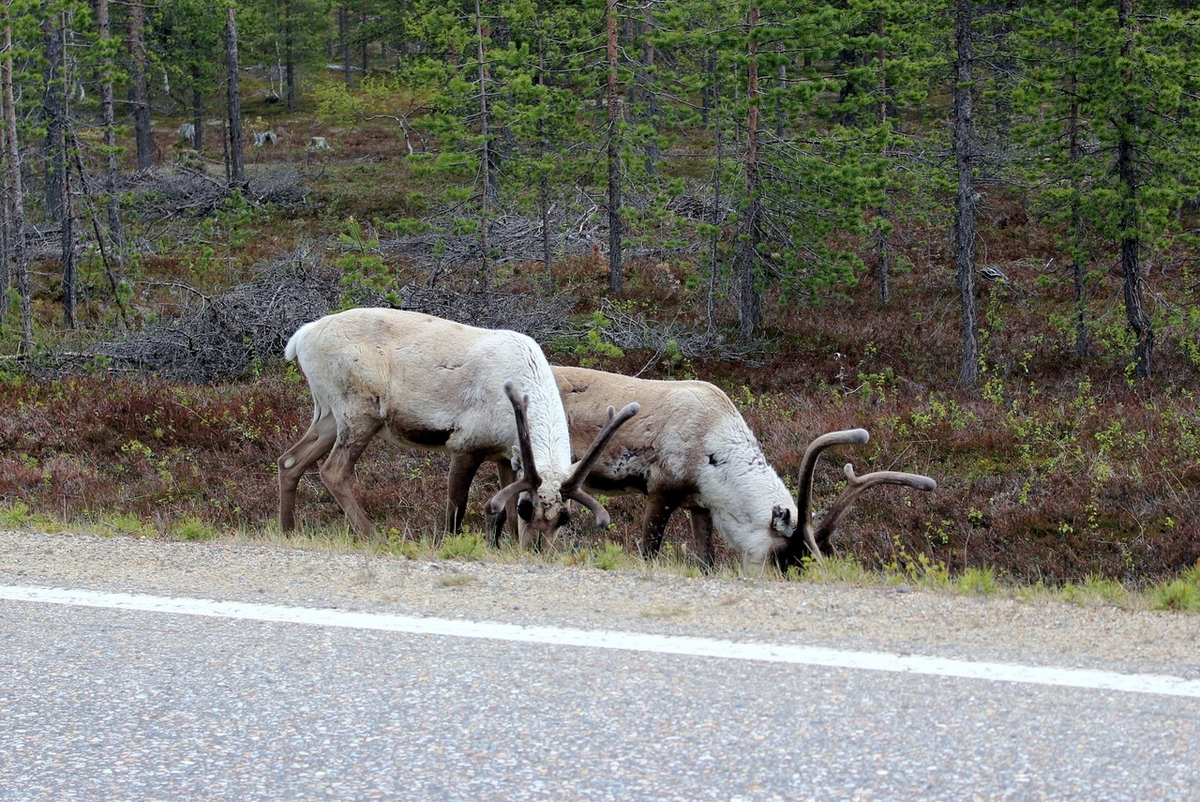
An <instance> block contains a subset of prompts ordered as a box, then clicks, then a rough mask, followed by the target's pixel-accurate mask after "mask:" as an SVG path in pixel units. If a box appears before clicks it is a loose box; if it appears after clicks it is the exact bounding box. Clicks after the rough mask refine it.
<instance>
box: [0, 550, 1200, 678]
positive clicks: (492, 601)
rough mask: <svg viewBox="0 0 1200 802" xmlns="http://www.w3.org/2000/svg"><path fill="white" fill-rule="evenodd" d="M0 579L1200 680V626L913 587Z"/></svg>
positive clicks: (56, 554) (92, 576) (418, 579)
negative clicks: (1101, 669) (928, 590)
mask: <svg viewBox="0 0 1200 802" xmlns="http://www.w3.org/2000/svg"><path fill="white" fill-rule="evenodd" d="M0 584H5V585H45V586H52V587H61V588H87V589H92V590H106V591H119V592H132V593H150V594H157V595H171V596H188V597H195V598H206V599H216V600H230V601H251V602H259V603H273V604H294V605H303V606H309V607H333V608H340V609H350V610H364V611H368V610H369V611H386V612H392V613H397V614H403V615H420V616H439V617H446V618H461V619H469V620H474V621H495V622H502V623H510V624H519V625H538V626H566V627H580V628H588V629H609V630H624V631H637V632H653V633H660V634H679V635H696V636H706V637H715V638H723V639H728V640H737V641H754V642H775V643H792V644H804V645H813V646H829V647H835V648H849V649H866V650H881V651H890V652H900V653H911V654H921V655H930V656H938V657H951V658H954V657H958V658H965V657H968V656H969V657H971V658H973V659H985V660H995V661H1002V662H1021V663H1026V664H1033V665H1053V666H1063V667H1086V668H1107V669H1110V670H1117V671H1128V672H1150V673H1163V674H1171V675H1174V676H1179V677H1184V678H1188V679H1200V616H1197V615H1186V614H1176V613H1167V612H1152V611H1134V610H1124V609H1120V608H1117V607H1113V606H1091V607H1080V606H1077V605H1072V604H1067V603H1063V602H1058V601H1050V600H1047V601H1033V602H1029V601H1022V600H1019V599H1015V598H1009V597H1005V596H991V597H974V596H961V595H954V594H950V593H932V592H927V591H924V590H917V589H911V588H908V587H903V586H897V587H853V586H846V585H830V584H818V583H813V582H784V581H781V580H779V579H771V578H757V579H756V578H736V579H729V578H719V577H703V578H688V577H682V576H677V575H674V574H667V573H661V572H653V571H652V570H649V569H648V570H645V571H641V570H638V571H628V570H627V571H602V570H599V569H595V568H582V567H565V566H561V565H551V564H543V563H532V562H530V563H522V564H508V563H479V562H457V561H455V562H450V561H432V560H417V561H410V560H405V559H403V558H400V557H380V556H373V555H367V554H364V553H361V552H356V553H347V552H335V551H321V550H312V549H298V548H290V547H286V546H282V545H277V544H273V543H264V542H247V541H240V540H235V539H224V540H217V541H208V542H201V543H184V542H176V541H165V540H156V539H147V538H134V537H123V536H117V537H98V536H94V535H84V534H42V533H30V532H13V531H0Z"/></svg>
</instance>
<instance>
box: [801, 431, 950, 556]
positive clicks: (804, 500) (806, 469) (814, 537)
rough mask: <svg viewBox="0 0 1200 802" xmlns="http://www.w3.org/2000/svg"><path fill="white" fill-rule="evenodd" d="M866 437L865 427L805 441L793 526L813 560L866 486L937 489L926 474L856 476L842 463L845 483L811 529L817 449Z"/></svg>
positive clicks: (825, 547)
mask: <svg viewBox="0 0 1200 802" xmlns="http://www.w3.org/2000/svg"><path fill="white" fill-rule="evenodd" d="M869 439H870V435H869V434H867V430H866V429H846V430H844V431H840V432H829V433H828V434H823V435H821V436H820V437H818V438H817V439H816V440H813V441H812V442H811V443H809V445H808V448H807V449H806V450H805V452H804V458H803V459H802V460H801V461H800V483H799V487H798V489H797V492H796V509H797V511H798V513H799V520H798V521H797V529H798V530H800V534H801V536H802V537H803V538H804V544H805V545H806V546H807V547H808V549H809V552H810V553H811V554H812V556H813V557H815V558H816V559H820V558H821V557H822V556H823V555H824V554H826V553H828V551H829V540H830V538H831V537H832V536H833V530H834V529H835V528H836V527H837V525H838V522H839V521H840V520H841V518H842V516H843V515H845V514H846V512H847V511H848V510H849V509H850V507H851V506H852V505H853V504H854V501H855V499H857V498H858V495H859V494H860V493H862V492H863V491H864V490H866V489H867V488H869V487H874V486H875V485H884V484H889V485H904V486H907V487H911V488H914V489H916V490H924V491H930V490H935V489H936V488H937V482H936V481H934V480H933V479H932V478H930V477H928V476H922V475H921V474H916V473H901V472H900V471H875V472H874V473H868V474H865V475H863V476H856V475H855V473H854V466H853V465H851V464H850V463H846V466H845V467H844V468H843V469H842V472H843V473H844V474H845V475H846V480H847V482H848V484H847V485H846V487H845V489H843V490H842V492H841V493H840V494H839V495H838V497H837V499H835V500H834V502H833V505H832V506H831V507H830V508H829V511H828V512H826V513H825V517H824V519H822V521H821V526H820V528H815V527H814V526H813V521H812V486H813V470H814V468H816V464H817V458H818V457H819V456H820V455H821V452H822V451H824V450H825V449H827V448H829V447H830V446H835V445H861V444H863V443H865V442H867V440H869Z"/></svg>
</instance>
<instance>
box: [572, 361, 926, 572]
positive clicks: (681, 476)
mask: <svg viewBox="0 0 1200 802" xmlns="http://www.w3.org/2000/svg"><path fill="white" fill-rule="evenodd" d="M553 371H554V377H555V380H556V381H557V383H558V389H559V392H560V393H561V395H562V399H563V407H564V408H565V409H566V413H567V422H568V424H569V426H570V430H571V438H572V442H573V443H574V444H575V447H576V448H580V447H582V446H584V445H586V444H587V442H588V441H589V439H590V438H592V437H593V436H595V434H596V432H598V431H600V430H601V428H602V426H603V424H604V415H603V414H602V412H601V410H603V409H605V408H606V406H607V404H608V403H609V401H608V399H612V398H627V397H636V398H637V399H638V400H639V402H640V403H641V414H640V415H639V416H638V420H637V422H636V423H635V424H632V425H630V426H626V427H625V428H624V429H623V430H621V431H619V432H617V433H616V434H615V435H614V436H613V438H612V441H611V442H610V443H609V445H608V448H607V449H606V450H605V453H604V454H603V455H602V456H601V457H600V459H599V460H597V462H596V464H595V465H594V466H593V467H592V470H591V472H590V473H589V474H588V477H587V482H586V484H587V486H588V487H589V488H590V489H591V490H593V491H594V492H603V493H610V494H611V493H640V494H644V495H645V496H646V512H645V519H644V520H643V524H642V535H641V541H640V543H639V548H640V551H641V553H642V555H643V556H650V555H652V554H654V553H656V552H657V551H658V549H659V548H660V546H661V545H662V539H663V531H664V530H665V528H666V525H667V521H668V520H669V519H670V517H671V514H672V513H673V512H674V511H675V510H676V509H678V508H680V507H683V508H685V509H687V510H688V511H689V513H690V516H691V522H692V534H693V536H694V538H695V543H696V550H697V553H698V554H699V556H700V559H701V560H702V561H703V562H704V564H705V565H706V566H707V567H709V568H711V567H712V565H713V543H712V530H713V526H714V525H715V526H716V528H717V530H718V531H719V532H720V533H721V534H722V535H723V536H724V538H725V540H726V541H727V542H728V543H729V545H730V546H732V547H733V548H734V549H735V550H737V552H738V553H739V554H740V555H741V556H742V559H743V562H744V564H745V565H746V566H747V567H757V566H762V565H765V564H766V563H767V562H768V561H771V560H774V562H775V563H776V564H777V565H779V566H780V567H783V568H786V567H788V566H790V565H796V564H799V563H800V562H801V561H802V560H803V559H804V558H805V557H808V556H812V557H813V558H815V559H819V558H820V557H821V555H822V554H828V553H830V545H829V540H830V537H831V536H832V534H833V531H834V528H835V527H836V526H837V524H838V521H839V520H840V519H841V517H842V516H843V515H844V514H845V513H846V511H847V510H849V509H850V506H851V505H852V504H853V502H854V500H855V498H857V496H858V494H859V493H861V492H862V491H863V490H866V489H867V488H869V487H872V486H874V485H878V484H898V485H906V486H908V487H912V488H915V489H918V490H933V489H935V488H936V487H937V483H936V482H935V481H934V480H933V479H931V478H929V477H927V476H920V475H917V474H908V473H900V472H897V471H878V472H875V473H869V474H866V475H864V476H861V477H860V476H855V475H854V469H853V467H852V466H850V465H846V467H845V469H844V471H845V474H846V478H847V479H848V481H849V484H848V486H847V487H846V489H845V490H843V492H842V494H841V495H840V496H839V497H838V498H837V500H835V501H834V503H833V505H832V506H831V507H830V509H829V510H828V511H827V512H826V513H825V516H824V518H823V519H822V521H821V524H820V526H819V527H818V526H815V525H814V523H813V520H812V474H813V468H814V467H815V466H816V461H817V457H818V456H819V455H820V453H821V452H822V451H824V450H825V449H826V448H829V447H830V446H833V445H851V444H857V443H865V442H866V441H867V437H868V435H867V432H866V430H864V429H850V430H847V431H842V432H831V433H829V434H825V435H822V436H821V437H818V438H817V439H816V440H814V441H813V442H812V443H811V444H810V445H809V446H808V449H807V451H806V452H805V454H804V458H803V460H802V461H801V464H800V484H799V488H798V492H797V498H796V499H795V500H794V501H793V499H792V496H791V493H790V492H789V491H788V489H787V487H786V486H785V485H784V483H783V480H782V479H780V478H779V474H777V473H776V472H775V470H774V469H773V468H772V467H771V466H770V464H769V463H768V462H767V459H766V457H765V456H764V455H763V453H762V449H761V447H760V446H759V444H758V440H757V439H755V437H754V433H753V432H751V431H750V427H749V426H747V425H746V421H745V420H744V419H743V418H742V416H741V414H740V413H739V412H738V410H737V407H735V406H734V405H733V402H732V401H730V400H729V397H728V396H727V395H725V393H723V392H722V391H721V390H720V389H719V388H718V387H716V386H714V385H712V384H709V383H708V382H703V381H653V380H648V379H636V378H632V377H629V376H622V375H619V374H614V373H604V372H602V371H596V370H588V369H586V368H574V367H554V368H553Z"/></svg>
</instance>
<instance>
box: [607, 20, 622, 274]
mask: <svg viewBox="0 0 1200 802" xmlns="http://www.w3.org/2000/svg"><path fill="white" fill-rule="evenodd" d="M605 14H606V18H607V23H608V42H607V47H606V49H605V58H606V60H607V63H608V147H607V157H608V288H609V290H611V291H612V292H614V293H618V292H620V291H621V278H622V277H621V270H622V266H621V261H622V259H621V257H622V253H621V250H622V248H621V239H622V235H623V232H622V230H621V229H622V221H621V202H622V201H621V148H620V147H619V143H618V141H617V133H618V132H617V122H618V120H619V119H620V114H619V109H620V105H621V94H620V92H619V88H618V85H617V77H618V76H617V0H607V4H606V10H605Z"/></svg>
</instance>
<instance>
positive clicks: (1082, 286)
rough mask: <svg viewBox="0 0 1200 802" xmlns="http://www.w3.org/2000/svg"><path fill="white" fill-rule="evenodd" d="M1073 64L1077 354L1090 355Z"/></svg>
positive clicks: (1070, 118) (1070, 122)
mask: <svg viewBox="0 0 1200 802" xmlns="http://www.w3.org/2000/svg"><path fill="white" fill-rule="evenodd" d="M1078 62H1079V48H1078V47H1072V48H1071V56H1070V63H1071V64H1072V65H1075V64H1078ZM1075 69H1076V68H1075V67H1074V66H1072V67H1071V75H1070V77H1069V78H1068V80H1067V95H1068V96H1069V97H1070V110H1069V111H1068V113H1067V142H1068V146H1067V147H1068V150H1067V155H1068V160H1069V162H1070V169H1071V209H1070V222H1068V223H1067V225H1068V226H1070V231H1071V273H1072V275H1073V277H1074V280H1075V355H1076V356H1077V357H1079V358H1080V359H1087V357H1088V355H1089V351H1090V350H1091V348H1090V343H1089V342H1088V340H1089V332H1088V321H1087V273H1086V270H1085V262H1084V256H1083V210H1082V205H1081V203H1080V200H1079V196H1080V194H1081V192H1082V187H1081V186H1080V182H1079V162H1080V161H1081V160H1082V159H1083V149H1082V148H1081V147H1080V144H1079V132H1080V120H1079V76H1078V73H1076V72H1075Z"/></svg>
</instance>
